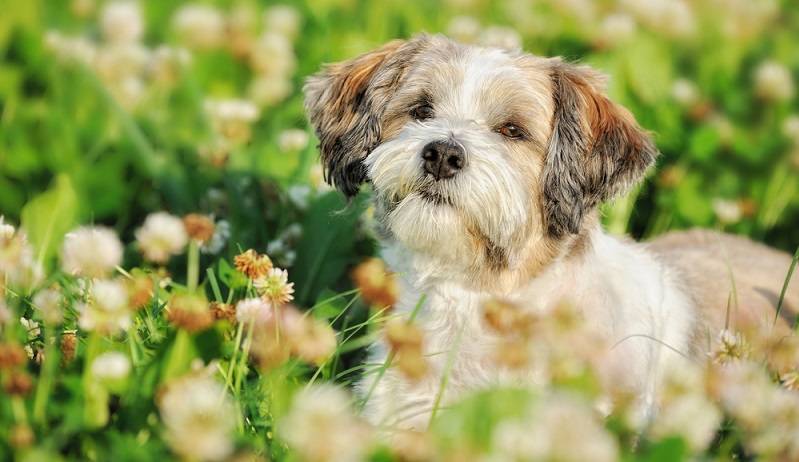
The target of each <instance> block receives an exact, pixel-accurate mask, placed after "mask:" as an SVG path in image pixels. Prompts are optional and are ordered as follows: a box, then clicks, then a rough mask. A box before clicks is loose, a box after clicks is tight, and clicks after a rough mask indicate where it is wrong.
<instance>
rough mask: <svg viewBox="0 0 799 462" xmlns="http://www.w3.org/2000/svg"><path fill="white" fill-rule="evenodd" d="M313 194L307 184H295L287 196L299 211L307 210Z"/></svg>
mask: <svg viewBox="0 0 799 462" xmlns="http://www.w3.org/2000/svg"><path fill="white" fill-rule="evenodd" d="M312 192H313V191H312V190H311V187H310V186H309V185H307V184H295V185H291V186H289V189H288V190H287V191H286V195H287V196H288V198H289V201H290V202H291V203H292V205H294V207H297V209H298V210H306V209H307V208H308V202H309V200H310V198H311V193H312Z"/></svg>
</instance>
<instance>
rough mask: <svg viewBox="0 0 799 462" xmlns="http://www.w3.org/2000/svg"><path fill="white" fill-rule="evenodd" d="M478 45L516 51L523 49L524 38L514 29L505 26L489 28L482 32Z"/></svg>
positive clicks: (478, 38)
mask: <svg viewBox="0 0 799 462" xmlns="http://www.w3.org/2000/svg"><path fill="white" fill-rule="evenodd" d="M477 43H478V44H479V45H483V46H492V47H500V48H504V49H506V50H516V49H519V48H521V47H522V37H521V35H519V33H518V32H516V31H515V30H514V29H512V28H510V27H505V26H489V27H486V28H485V29H483V31H482V32H480V35H479V36H478V37H477Z"/></svg>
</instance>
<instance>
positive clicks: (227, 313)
mask: <svg viewBox="0 0 799 462" xmlns="http://www.w3.org/2000/svg"><path fill="white" fill-rule="evenodd" d="M211 316H213V318H214V319H215V320H220V319H225V320H227V321H228V322H229V323H230V324H231V325H236V308H235V307H234V306H233V305H228V304H227V303H217V302H211Z"/></svg>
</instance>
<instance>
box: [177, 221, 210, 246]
mask: <svg viewBox="0 0 799 462" xmlns="http://www.w3.org/2000/svg"><path fill="white" fill-rule="evenodd" d="M183 226H184V228H185V230H186V233H187V234H188V236H189V237H191V238H192V239H194V240H195V241H197V242H198V243H200V244H204V243H206V242H208V241H210V240H211V238H212V237H213V235H214V232H215V231H216V227H215V226H214V220H213V219H212V218H211V217H209V216H208V215H200V214H199V213H190V214H188V215H186V216H185V217H183Z"/></svg>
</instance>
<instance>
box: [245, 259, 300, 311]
mask: <svg viewBox="0 0 799 462" xmlns="http://www.w3.org/2000/svg"><path fill="white" fill-rule="evenodd" d="M288 277H289V272H288V271H286V270H284V269H280V268H272V269H271V270H269V273H267V274H266V276H261V277H259V278H258V279H256V280H254V281H253V286H254V287H255V288H256V289H257V290H258V293H259V294H261V298H263V299H264V300H266V301H269V302H271V303H272V304H274V305H277V306H280V305H282V304H284V303H287V302H290V301H292V300H294V295H292V294H293V293H294V283H293V282H288Z"/></svg>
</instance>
